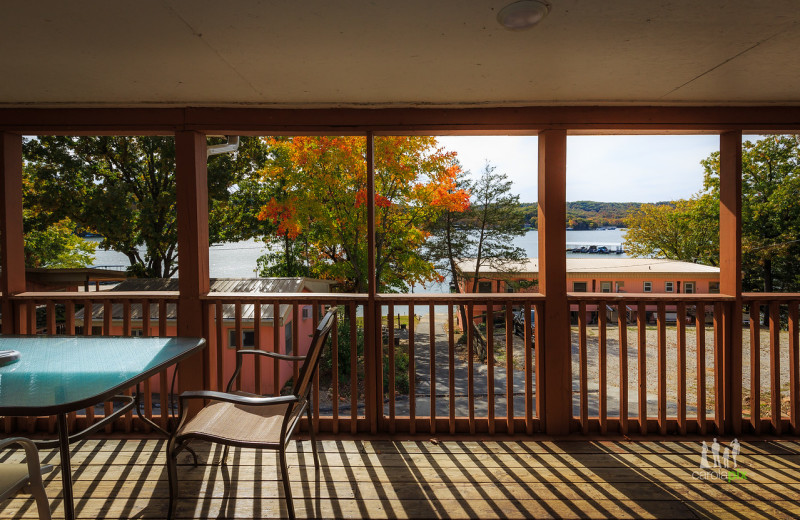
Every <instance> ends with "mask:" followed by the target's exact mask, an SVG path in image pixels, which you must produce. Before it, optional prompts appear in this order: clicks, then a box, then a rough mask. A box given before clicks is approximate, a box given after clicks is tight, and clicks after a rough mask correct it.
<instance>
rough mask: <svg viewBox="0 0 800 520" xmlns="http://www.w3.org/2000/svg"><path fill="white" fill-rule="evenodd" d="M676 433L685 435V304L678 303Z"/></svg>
mask: <svg viewBox="0 0 800 520" xmlns="http://www.w3.org/2000/svg"><path fill="white" fill-rule="evenodd" d="M677 311H678V313H677V314H678V318H677V322H678V323H677V326H678V431H679V432H680V434H681V435H686V369H687V367H686V304H685V303H684V302H678V308H677Z"/></svg>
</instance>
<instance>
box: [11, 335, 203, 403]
mask: <svg viewBox="0 0 800 520" xmlns="http://www.w3.org/2000/svg"><path fill="white" fill-rule="evenodd" d="M204 344H205V342H204V340H203V339H201V338H119V337H104V336H96V337H92V336H89V337H76V336H27V337H25V336H22V337H20V336H0V349H2V350H17V351H19V352H20V360H19V361H17V362H16V363H13V364H10V365H6V366H2V367H0V413H3V411H4V409H9V408H17V409H18V408H21V407H29V408H32V409H35V408H48V407H50V408H52V407H54V406H66V405H69V404H71V403H81V402H83V401H86V400H87V399H92V398H94V397H95V396H98V395H102V394H105V393H107V392H108V391H109V390H112V389H115V388H118V387H120V385H125V384H126V383H128V382H130V383H131V385H133V384H135V383H136V382H137V381H139V380H141V378H142V374H146V373H147V372H150V371H152V370H155V369H157V368H158V367H162V368H163V367H165V366H168V365H170V364H172V363H174V362H175V360H176V359H180V358H182V357H184V356H185V355H187V354H188V353H190V352H192V351H193V350H199V349H200V348H202V346H203V345H204ZM32 411H33V410H32Z"/></svg>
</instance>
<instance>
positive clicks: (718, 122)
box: [0, 106, 800, 135]
mask: <svg viewBox="0 0 800 520" xmlns="http://www.w3.org/2000/svg"><path fill="white" fill-rule="evenodd" d="M548 129H566V130H569V131H570V133H578V134H598V133H599V134H606V133H612V134H613V133H641V132H652V133H670V132H675V133H717V132H722V131H729V130H733V131H738V130H747V131H749V132H771V131H774V132H791V131H797V130H800V107H798V106H746V107H714V106H697V107H675V106H672V107H670V106H526V107H488V108H320V109H311V108H306V109H274V108H256V107H250V108H221V107H217V108H214V107H209V108H200V107H171V108H80V107H75V108H5V109H0V131H4V130H5V131H10V132H16V133H22V134H25V133H29V134H36V133H39V134H45V133H46V134H84V135H86V134H88V135H98V134H128V135H138V134H162V135H169V134H171V133H172V132H174V131H179V130H195V131H198V132H202V133H210V134H240V135H247V134H250V135H264V134H274V133H280V134H281V135H286V134H336V135H345V134H347V135H357V134H358V135H363V134H364V133H365V132H367V131H374V132H376V135H380V134H431V133H436V134H437V135H443V134H492V133H497V134H514V133H519V134H531V133H536V132H538V131H541V130H548Z"/></svg>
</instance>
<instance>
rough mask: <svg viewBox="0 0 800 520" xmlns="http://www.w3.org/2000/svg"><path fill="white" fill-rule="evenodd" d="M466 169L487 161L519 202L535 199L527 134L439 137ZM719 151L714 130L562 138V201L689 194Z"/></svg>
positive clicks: (533, 144)
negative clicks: (564, 185) (564, 171)
mask: <svg viewBox="0 0 800 520" xmlns="http://www.w3.org/2000/svg"><path fill="white" fill-rule="evenodd" d="M437 139H438V141H439V143H440V145H442V146H444V148H445V149H446V150H452V151H455V152H456V153H457V154H458V159H459V161H460V162H461V165H462V167H463V168H464V169H465V170H469V171H470V172H471V173H472V175H473V176H476V175H478V174H479V173H480V172H481V171H483V168H484V166H485V164H486V162H487V161H489V162H490V163H491V164H492V165H494V166H496V167H497V169H496V170H495V173H496V174H497V173H505V174H506V175H508V178H509V179H511V180H512V181H513V183H514V191H515V193H517V194H519V195H520V201H522V202H535V201H536V200H537V186H536V183H537V181H536V176H537V155H538V154H537V139H536V137H529V136H440V137H438V138H437ZM718 150H719V136H717V135H610V136H569V137H567V200H568V201H575V200H595V201H602V202H659V201H667V200H675V199H681V198H688V197H690V196H692V195H693V194H695V193H697V192H698V191H700V190H701V188H702V186H703V167H702V166H701V165H700V161H701V160H703V159H705V158H706V157H708V156H709V155H710V154H711V153H712V152H715V151H718Z"/></svg>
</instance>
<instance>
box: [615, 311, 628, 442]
mask: <svg viewBox="0 0 800 520" xmlns="http://www.w3.org/2000/svg"><path fill="white" fill-rule="evenodd" d="M627 309H628V307H627V305H626V304H625V302H624V301H621V302H619V304H618V305H617V326H618V327H619V431H620V433H622V434H623V435H627V434H628V312H627Z"/></svg>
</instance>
